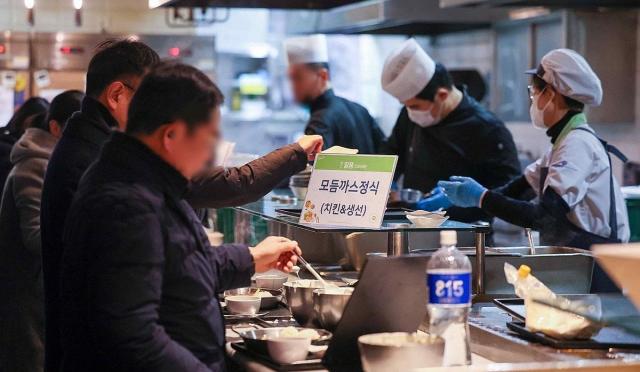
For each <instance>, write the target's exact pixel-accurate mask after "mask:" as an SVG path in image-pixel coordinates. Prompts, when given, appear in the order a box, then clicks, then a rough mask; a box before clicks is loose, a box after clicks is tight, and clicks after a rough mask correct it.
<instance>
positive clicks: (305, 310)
mask: <svg viewBox="0 0 640 372" xmlns="http://www.w3.org/2000/svg"><path fill="white" fill-rule="evenodd" d="M305 282H306V283H309V286H308V287H301V286H297V285H296V282H287V283H284V298H285V301H286V302H287V307H289V311H291V315H293V318H294V319H295V320H296V322H298V324H300V325H301V326H302V327H319V326H320V324H319V323H318V321H317V319H316V316H315V312H314V311H313V291H314V290H316V289H321V288H324V287H323V285H322V283H321V282H320V281H319V280H305Z"/></svg>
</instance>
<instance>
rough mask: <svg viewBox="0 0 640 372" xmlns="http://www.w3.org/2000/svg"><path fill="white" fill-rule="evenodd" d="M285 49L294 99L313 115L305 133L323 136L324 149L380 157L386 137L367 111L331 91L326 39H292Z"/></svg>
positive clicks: (304, 37) (322, 36)
mask: <svg viewBox="0 0 640 372" xmlns="http://www.w3.org/2000/svg"><path fill="white" fill-rule="evenodd" d="M285 49H286V53H287V59H288V61H289V69H288V74H289V80H290V82H291V88H292V90H293V96H294V99H295V100H296V101H297V102H298V103H300V104H304V105H308V106H309V109H310V111H311V117H310V118H309V122H308V123H307V126H306V128H305V130H304V131H305V133H306V134H319V135H321V136H322V139H323V140H324V148H325V149H326V148H329V147H332V146H342V147H347V148H352V149H358V151H359V153H360V154H375V153H377V152H378V151H379V150H380V146H381V144H382V142H383V141H384V133H383V132H382V130H381V129H380V127H379V126H378V124H377V123H376V121H375V120H374V119H373V118H372V117H371V115H370V114H369V112H368V111H367V109H366V108H364V107H363V106H361V105H359V104H357V103H355V102H352V101H349V100H347V99H344V98H342V97H338V96H336V95H335V93H334V92H333V89H331V83H330V73H329V53H328V51H327V40H326V37H325V36H324V35H311V36H302V37H295V38H290V39H287V40H286V41H285Z"/></svg>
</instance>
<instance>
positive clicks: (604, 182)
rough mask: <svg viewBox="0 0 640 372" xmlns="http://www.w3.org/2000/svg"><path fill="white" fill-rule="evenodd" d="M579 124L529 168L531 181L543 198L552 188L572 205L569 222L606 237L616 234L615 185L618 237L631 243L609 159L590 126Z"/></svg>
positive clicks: (568, 215)
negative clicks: (612, 209) (613, 219)
mask: <svg viewBox="0 0 640 372" xmlns="http://www.w3.org/2000/svg"><path fill="white" fill-rule="evenodd" d="M581 116H582V115H581ZM582 117H584V116H582ZM575 124H576V125H574V127H573V128H568V129H569V130H568V131H567V133H566V135H565V136H564V138H558V141H556V143H555V144H554V146H553V147H552V148H551V149H550V150H549V151H548V152H547V153H546V154H545V155H544V156H543V157H542V158H540V159H538V160H537V161H536V162H535V163H533V164H531V165H529V166H528V167H527V168H526V170H525V172H524V173H525V177H526V179H527V182H528V183H529V184H530V185H531V187H532V188H533V189H534V190H535V191H536V193H537V194H538V196H539V197H540V195H541V194H543V193H544V192H545V191H546V190H547V188H549V187H551V188H552V189H553V191H555V193H556V194H558V195H559V196H560V197H561V198H562V200H564V202H565V203H566V205H567V206H568V208H569V212H568V213H567V219H568V220H569V221H570V222H571V223H572V224H573V225H575V226H576V227H578V228H580V229H582V230H584V231H587V232H590V233H592V234H595V235H598V236H601V237H605V238H606V237H610V236H611V235H612V234H611V228H610V221H611V219H610V217H609V213H610V207H611V200H610V199H611V194H610V190H611V188H610V185H611V184H613V188H614V196H615V211H616V220H617V221H616V222H617V238H618V239H619V240H621V241H623V242H627V241H629V236H630V231H629V223H628V221H629V219H628V216H627V208H626V206H625V201H624V197H623V195H622V191H621V190H620V187H619V185H618V182H617V181H616V180H615V178H614V179H613V182H612V183H611V178H610V177H611V172H610V166H611V165H610V160H609V156H608V154H607V152H606V151H605V148H604V146H603V144H602V143H601V142H600V141H599V140H598V138H597V137H596V136H595V135H594V134H593V133H594V132H593V129H591V127H589V125H588V124H586V123H585V122H583V121H582V122H578V123H575ZM568 126H569V125H568ZM578 128H581V129H582V130H579V129H578ZM584 129H586V130H584ZM587 130H588V131H590V132H591V133H589V132H587ZM544 168H548V174H547V176H546V179H545V180H544V183H543V184H542V185H541V176H542V177H543V176H544V173H545V172H546V171H544ZM540 186H542V187H540Z"/></svg>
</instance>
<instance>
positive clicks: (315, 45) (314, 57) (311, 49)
mask: <svg viewBox="0 0 640 372" xmlns="http://www.w3.org/2000/svg"><path fill="white" fill-rule="evenodd" d="M284 49H285V51H286V53H287V60H288V61H289V64H290V65H295V64H302V63H329V52H328V50H327V38H326V36H325V35H320V34H317V35H309V36H300V37H292V38H289V39H287V40H285V42H284Z"/></svg>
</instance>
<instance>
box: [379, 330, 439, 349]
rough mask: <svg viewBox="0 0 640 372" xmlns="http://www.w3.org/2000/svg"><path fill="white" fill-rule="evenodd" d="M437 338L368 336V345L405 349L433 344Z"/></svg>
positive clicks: (397, 334) (422, 335)
mask: <svg viewBox="0 0 640 372" xmlns="http://www.w3.org/2000/svg"><path fill="white" fill-rule="evenodd" d="M434 338H436V337H435V336H432V335H428V334H419V333H380V334H373V335H369V336H367V339H366V341H367V343H369V344H371V345H380V346H394V347H403V346H409V345H415V344H421V345H428V344H432V343H433V342H434V341H433V340H434Z"/></svg>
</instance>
